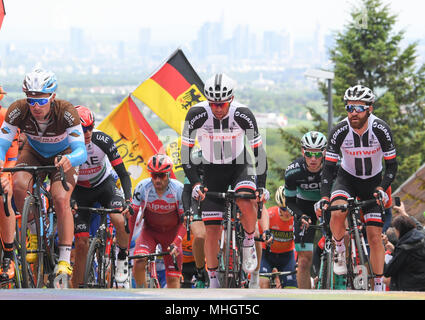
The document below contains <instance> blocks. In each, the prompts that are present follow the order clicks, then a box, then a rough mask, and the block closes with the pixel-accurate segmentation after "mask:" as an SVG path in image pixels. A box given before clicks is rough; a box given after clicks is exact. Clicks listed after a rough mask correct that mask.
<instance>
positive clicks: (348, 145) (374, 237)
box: [317, 85, 397, 291]
mask: <svg viewBox="0 0 425 320" xmlns="http://www.w3.org/2000/svg"><path fill="white" fill-rule="evenodd" d="M344 101H345V105H346V106H345V108H346V110H347V117H346V118H345V119H343V120H342V121H341V122H340V123H338V124H337V125H336V126H335V127H334V128H333V129H332V130H331V132H330V134H329V137H328V147H327V151H326V158H325V166H324V168H323V174H322V182H321V183H322V187H321V196H322V200H320V201H321V206H322V208H323V209H326V208H327V206H328V205H329V202H332V205H340V204H345V203H347V199H348V198H350V197H359V198H360V199H361V200H366V199H373V197H378V194H380V195H381V196H382V198H383V201H384V204H385V203H387V202H388V200H389V198H388V195H387V194H386V193H385V192H384V190H387V189H388V187H389V186H390V185H391V183H392V181H393V180H394V178H395V175H396V173H397V161H396V148H395V146H394V141H393V138H392V133H391V129H390V127H389V126H388V124H387V123H385V122H384V121H383V120H381V119H379V118H378V117H376V116H375V115H373V114H372V111H373V103H374V102H375V95H374V94H373V92H372V90H370V89H369V88H367V87H365V86H362V85H356V86H353V87H350V88H348V89H347V90H346V92H345V95H344ZM339 154H341V157H342V159H341V168H340V169H339V170H338V173H337V175H336V179H335V183H333V182H334V178H333V177H334V176H335V175H334V173H335V170H336V168H337V166H336V164H337V161H338V156H339ZM382 159H384V162H385V170H383V166H382ZM317 214H318V215H320V214H321V209H318V210H317ZM346 215H347V212H342V211H334V212H332V215H331V221H330V228H331V231H332V236H333V239H334V240H335V243H336V251H337V257H336V261H335V264H334V272H335V273H336V274H345V273H346V272H347V266H346V261H345V244H344V235H345V218H346ZM364 219H365V222H366V234H367V239H368V242H369V246H370V260H371V265H372V270H373V273H374V274H375V286H374V288H375V290H377V291H380V290H382V275H383V271H384V254H385V251H384V247H383V244H382V239H381V233H382V226H383V220H382V215H381V210H380V208H379V206H378V203H377V204H376V205H374V206H370V207H368V208H365V209H364Z"/></svg>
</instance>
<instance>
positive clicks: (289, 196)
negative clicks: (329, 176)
mask: <svg viewBox="0 0 425 320" xmlns="http://www.w3.org/2000/svg"><path fill="white" fill-rule="evenodd" d="M321 172H322V170H319V171H318V172H310V171H309V170H308V169H307V163H306V162H305V159H304V157H300V158H297V159H296V160H294V161H293V162H292V163H291V164H290V165H289V166H288V167H287V168H286V171H285V198H286V205H287V208H288V210H289V211H290V212H291V213H292V215H294V216H296V217H298V218H300V217H301V216H302V214H307V213H306V212H303V211H302V210H301V209H300V208H299V206H298V205H297V203H299V202H300V200H306V201H312V202H313V203H312V204H314V202H316V201H319V200H320V186H321Z"/></svg>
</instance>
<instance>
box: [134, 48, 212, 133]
mask: <svg viewBox="0 0 425 320" xmlns="http://www.w3.org/2000/svg"><path fill="white" fill-rule="evenodd" d="M203 89H204V83H203V82H202V80H201V78H200V77H199V76H198V74H197V73H196V72H195V70H194V69H193V67H192V66H191V64H190V63H189V61H188V60H187V58H186V56H185V55H184V53H183V51H182V50H181V49H177V50H176V51H175V52H174V53H173V54H172V55H171V56H170V57H169V58H168V59H167V61H166V62H165V63H164V64H163V65H161V66H160V68H159V69H158V71H156V72H155V73H154V74H153V75H152V76H151V77H150V78H149V79H147V80H145V81H144V82H143V83H142V84H141V85H140V86H139V87H137V89H136V90H135V91H134V92H133V93H132V94H133V95H134V96H135V97H136V98H138V99H140V100H141V101H143V103H144V104H146V105H147V106H148V107H149V108H150V109H151V110H152V111H153V112H154V113H156V114H157V115H158V117H160V118H161V119H162V120H163V121H164V122H165V123H166V124H167V125H169V126H170V127H171V128H172V129H174V130H175V131H176V132H177V133H178V134H181V132H182V129H183V123H184V120H185V118H186V113H187V111H188V110H189V109H190V107H191V106H193V105H194V104H196V103H198V102H200V101H203V100H206V99H205V97H204V94H203Z"/></svg>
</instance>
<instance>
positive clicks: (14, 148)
mask: <svg viewBox="0 0 425 320" xmlns="http://www.w3.org/2000/svg"><path fill="white" fill-rule="evenodd" d="M6 112H7V109H6V108H2V107H1V106H0V124H1V123H3V121H4V119H5V117H6ZM18 149H19V132H17V133H16V136H15V137H14V138H13V141H12V145H11V146H10V148H9V149H8V150H7V152H6V155H5V163H4V167H5V168H9V167H13V166H15V163H16V160H17V159H18Z"/></svg>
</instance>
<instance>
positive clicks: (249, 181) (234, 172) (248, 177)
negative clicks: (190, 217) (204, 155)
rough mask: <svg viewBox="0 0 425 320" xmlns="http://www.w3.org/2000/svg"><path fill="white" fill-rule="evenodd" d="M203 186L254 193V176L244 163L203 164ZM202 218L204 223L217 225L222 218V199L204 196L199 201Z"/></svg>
mask: <svg viewBox="0 0 425 320" xmlns="http://www.w3.org/2000/svg"><path fill="white" fill-rule="evenodd" d="M204 170H205V171H204V186H205V187H207V188H208V191H213V192H226V191H227V190H229V187H230V188H231V189H232V190H235V191H236V192H248V193H252V194H255V191H256V189H257V187H256V183H255V180H256V177H255V175H252V174H250V173H251V172H249V171H250V167H249V166H248V165H245V164H223V165H214V164H210V165H204ZM201 211H202V220H203V221H204V223H205V225H219V224H221V221H222V219H223V212H224V200H223V199H216V198H212V197H208V196H207V197H206V198H205V200H204V201H202V202H201Z"/></svg>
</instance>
